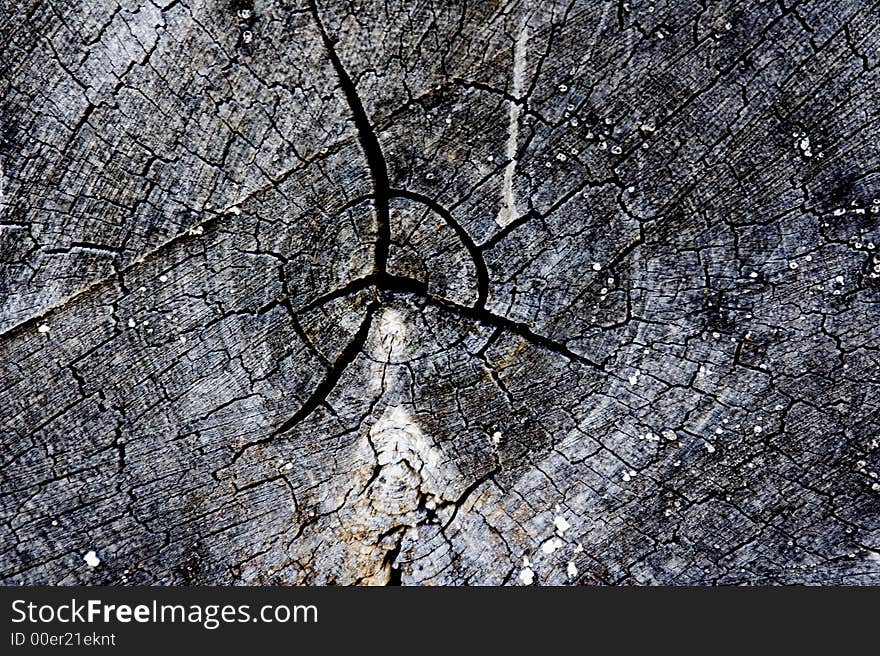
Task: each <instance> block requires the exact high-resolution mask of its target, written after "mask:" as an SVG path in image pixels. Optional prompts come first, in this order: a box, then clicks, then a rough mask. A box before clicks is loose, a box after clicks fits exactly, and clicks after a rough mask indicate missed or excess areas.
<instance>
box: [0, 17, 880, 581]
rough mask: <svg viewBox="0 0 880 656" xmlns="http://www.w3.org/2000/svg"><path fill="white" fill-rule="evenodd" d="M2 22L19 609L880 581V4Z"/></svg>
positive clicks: (9, 494)
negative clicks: (380, 592) (175, 590)
mask: <svg viewBox="0 0 880 656" xmlns="http://www.w3.org/2000/svg"><path fill="white" fill-rule="evenodd" d="M0 7H2V14H0V21H2V22H0V34H2V37H3V46H2V49H0V139H2V141H0V194H2V195H0V389H2V393H0V440H2V450H0V457H2V465H0V580H2V581H3V582H4V583H6V584H36V583H42V584H47V583H48V584H75V583H90V584H98V583H100V584H126V583H128V584H184V583H202V584H255V583H256V584H395V583H399V584H519V585H528V584H583V583H588V584H589V583H598V584H740V583H745V584H756V583H765V584H766V583H816V584H831V583H836V584H839V583H845V584H877V583H880V480H878V472H880V450H878V448H877V447H878V412H877V404H878V398H880V394H878V392H880V377H878V365H880V356H878V346H880V342H878V337H880V330H878V321H877V320H878V317H880V312H878V300H880V292H878V289H880V287H878V279H877V278H878V273H880V255H878V250H880V248H877V247H876V246H875V244H877V245H880V199H878V197H880V139H878V134H880V129H878V127H877V126H878V119H880V103H878V99H877V89H878V84H880V68H878V59H880V5H878V4H877V3H876V2H873V1H870V2H869V1H868V0H864V1H862V0H847V1H844V2H841V1H839V0H810V1H807V0H803V1H796V0H779V1H756V0H743V1H741V2H733V1H729V2H728V1H724V2H708V1H703V2H700V1H699V0H697V1H694V2H691V1H687V0H658V1H656V2H650V1H642V0H631V1H630V2H616V1H614V2H607V1H604V0H571V1H567V0H566V1H562V2H552V1H543V2H531V1H528V2H526V1H519V2H518V1H516V0H511V1H504V0H479V1H475V0H471V1H470V2H466V1H465V0H454V1H451V2H439V1H437V0H434V1H428V2H426V1H424V0H415V1H411V2H402V1H400V0H384V1H381V2H380V1H378V0H362V1H360V2H342V1H341V0H332V1H331V0H286V1H284V0H254V1H253V2H250V1H246V0H238V1H229V0H89V1H82V0H80V1H67V0H63V1H62V0H22V1H20V2H14V1H12V0H7V1H4V2H3V3H2V5H0Z"/></svg>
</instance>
